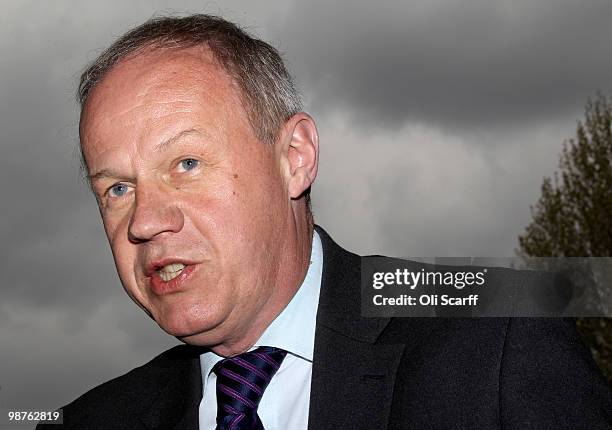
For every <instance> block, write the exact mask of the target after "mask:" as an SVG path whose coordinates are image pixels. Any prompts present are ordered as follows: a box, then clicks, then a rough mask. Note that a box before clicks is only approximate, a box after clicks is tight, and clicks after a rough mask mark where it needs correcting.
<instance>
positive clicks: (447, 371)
mask: <svg viewBox="0 0 612 430" xmlns="http://www.w3.org/2000/svg"><path fill="white" fill-rule="evenodd" d="M318 232H319V235H320V236H321V240H322V243H323V256H324V265H323V279H322V287H321V296H320V302H319V309H318V313H317V328H316V335H315V348H314V361H313V373H312V387H311V400H310V412H309V429H313V430H315V429H316V430H319V429H351V430H355V429H364V430H365V429H367V430H377V429H409V428H410V429H412V428H415V429H492V428H545V429H548V428H550V429H560V428H568V429H570V428H571V429H578V428H581V429H582V428H584V429H586V428H588V429H610V428H612V397H611V394H610V387H609V386H608V384H607V382H606V381H605V380H604V379H603V377H602V376H601V374H600V373H599V371H598V370H597V368H596V367H595V365H594V363H593V360H592V359H591V357H590V355H589V353H588V351H587V350H586V348H585V347H584V346H583V345H582V343H581V342H580V340H579V338H578V336H577V333H576V331H575V328H574V326H573V323H572V322H571V321H570V320H561V319H529V318H514V319H513V318H474V319H467V318H363V317H362V316H361V312H360V310H361V309H360V264H361V257H359V256H357V255H355V254H352V253H350V252H347V251H345V250H344V249H342V248H340V247H339V246H338V245H337V244H335V243H334V242H333V241H332V239H331V238H330V237H329V236H328V235H327V234H326V233H325V232H324V231H323V230H322V229H320V228H318ZM201 352H202V350H201V349H198V348H193V347H189V346H178V347H175V348H172V349H171V350H169V351H166V352H164V353H163V354H161V355H160V356H158V357H156V358H155V359H153V360H152V361H151V362H149V363H147V364H145V365H144V366H142V367H139V368H136V369H134V370H132V371H131V372H129V373H127V374H126V375H123V376H121V377H119V378H117V379H114V380H112V381H109V382H107V383H105V384H102V385H100V386H99V387H97V388H94V389H93V390H91V391H89V392H88V393H86V394H84V395H83V396H81V397H80V398H79V399H77V400H76V401H74V402H72V403H71V404H69V405H68V406H66V407H64V427H63V428H65V429H79V430H85V429H109V430H110V429H112V430H120V429H130V430H136V429H149V430H153V429H159V430H172V429H177V430H178V429H181V430H195V429H197V428H198V407H199V403H200V400H201V396H202V382H201V372H200V363H199V359H198V356H199V354H200V353H201ZM211 407H216V405H211ZM288 413H290V411H288ZM38 428H40V429H43V428H48V429H56V430H57V429H59V428H61V427H60V426H57V425H54V426H48V427H47V426H42V425H41V426H39V427H38ZM288 430H290V429H288Z"/></svg>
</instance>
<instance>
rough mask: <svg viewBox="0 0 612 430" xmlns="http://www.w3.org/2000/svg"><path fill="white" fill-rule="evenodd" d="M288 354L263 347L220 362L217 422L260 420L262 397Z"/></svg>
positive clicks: (218, 368) (216, 368) (217, 366)
mask: <svg viewBox="0 0 612 430" xmlns="http://www.w3.org/2000/svg"><path fill="white" fill-rule="evenodd" d="M286 355H287V351H283V350H282V349H278V348H272V347H269V346H261V347H259V348H257V349H254V350H253V351H249V352H245V353H243V354H240V355H237V356H235V357H230V358H226V359H224V360H221V361H219V362H218V363H217V364H216V365H215V366H214V367H213V372H215V374H216V375H217V406H218V409H217V423H218V424H221V423H222V422H227V421H231V422H236V421H237V420H239V421H249V420H251V419H253V420H258V418H257V407H258V406H259V402H260V401H261V396H262V395H263V393H264V390H265V389H266V387H267V386H268V384H269V383H270V380H271V379H272V376H274V374H275V373H276V371H277V370H278V369H279V367H280V365H281V363H282V362H283V359H284V358H285V356H286ZM218 428H219V427H218Z"/></svg>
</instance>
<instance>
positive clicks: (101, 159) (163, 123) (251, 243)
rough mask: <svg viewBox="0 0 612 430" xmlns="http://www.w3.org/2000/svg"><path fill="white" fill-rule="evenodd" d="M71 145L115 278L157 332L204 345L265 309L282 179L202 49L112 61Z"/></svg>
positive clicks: (271, 286)
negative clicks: (77, 145)
mask: <svg viewBox="0 0 612 430" xmlns="http://www.w3.org/2000/svg"><path fill="white" fill-rule="evenodd" d="M81 141H82V145H83V152H84V156H85V159H86V161H87V165H88V168H89V173H90V175H91V177H92V185H93V189H94V192H95V194H96V196H97V198H98V201H99V206H100V213H101V215H102V219H103V222H104V228H105V231H106V234H107V236H108V240H109V242H110V245H111V248H112V251H113V256H114V258H115V264H116V266H117V269H118V272H119V276H120V278H121V281H122V283H123V285H124V287H125V289H126V291H127V292H128V294H129V295H130V296H131V297H132V299H133V300H134V301H136V302H137V303H138V304H139V305H140V306H141V307H142V308H144V309H145V310H146V311H147V312H148V313H149V314H150V315H151V316H152V318H154V319H155V321H157V323H158V324H159V325H160V326H161V327H162V328H163V329H164V330H165V331H167V332H168V333H170V334H172V335H174V336H177V337H180V338H182V339H183V340H185V341H187V342H188V343H195V344H205V345H210V346H214V345H216V344H220V343H226V342H231V340H232V337H233V336H239V335H242V334H244V333H245V331H248V330H249V327H250V325H252V324H253V322H254V321H255V320H256V319H257V318H260V317H261V315H262V314H263V313H265V312H266V310H267V309H269V308H270V306H271V303H272V302H274V301H275V300H276V298H275V294H276V293H275V291H276V290H275V286H276V284H277V283H278V282H279V279H278V266H279V262H281V261H282V257H283V255H282V254H283V246H284V245H283V240H284V236H285V233H286V224H287V223H286V220H287V219H288V215H289V214H290V212H291V209H290V198H289V197H288V193H287V178H286V177H283V174H282V172H283V171H284V169H283V163H282V162H281V161H280V160H281V158H282V157H281V156H280V155H279V152H278V150H277V149H276V146H270V145H265V144H263V143H262V142H261V141H259V140H258V139H257V137H256V136H255V133H254V131H253V129H252V127H251V125H250V124H249V121H248V117H247V114H246V111H245V109H244V107H243V104H242V102H241V98H240V92H239V89H238V87H237V85H236V84H235V83H234V82H233V81H232V80H231V79H230V78H229V77H228V76H227V75H226V73H225V72H224V71H222V69H220V67H219V66H218V65H217V64H216V63H215V61H214V60H213V59H212V56H211V55H210V54H209V53H207V52H206V51H204V50H203V49H196V48H193V49H188V50H182V51H174V52H168V51H164V52H151V53H147V54H142V55H139V56H137V57H135V58H131V59H128V60H125V61H123V62H122V63H120V64H118V65H117V66H115V68H114V69H113V70H111V71H110V72H109V74H108V75H107V76H106V77H105V78H104V79H103V80H102V82H101V83H99V84H98V85H97V86H96V87H95V88H94V90H93V91H92V93H91V95H90V97H89V99H88V102H87V105H86V107H85V110H84V112H83V116H82V122H81Z"/></svg>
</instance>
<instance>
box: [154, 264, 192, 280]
mask: <svg viewBox="0 0 612 430" xmlns="http://www.w3.org/2000/svg"><path fill="white" fill-rule="evenodd" d="M184 268H185V265H184V264H182V263H173V264H167V265H165V266H164V267H162V268H161V269H159V270H158V271H157V273H159V277H160V278H161V279H162V281H164V282H168V281H170V280H172V279H174V278H176V277H177V276H178V275H180V274H181V272H182V271H183V269H184Z"/></svg>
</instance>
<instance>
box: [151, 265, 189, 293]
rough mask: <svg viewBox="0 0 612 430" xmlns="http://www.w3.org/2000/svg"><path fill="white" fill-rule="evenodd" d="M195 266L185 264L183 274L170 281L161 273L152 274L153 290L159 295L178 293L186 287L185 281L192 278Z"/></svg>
mask: <svg viewBox="0 0 612 430" xmlns="http://www.w3.org/2000/svg"><path fill="white" fill-rule="evenodd" d="M194 270H195V266H193V265H190V266H185V268H184V269H183V270H182V271H181V274H180V275H178V276H177V277H176V278H174V279H171V280H169V281H167V282H166V281H164V280H163V279H162V278H160V277H159V273H154V274H153V276H151V290H152V291H153V293H155V294H156V295H158V296H163V295H165V294H170V293H176V292H178V291H182V290H184V289H185V283H186V282H187V281H188V280H189V278H191V276H192V274H193V271H194Z"/></svg>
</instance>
